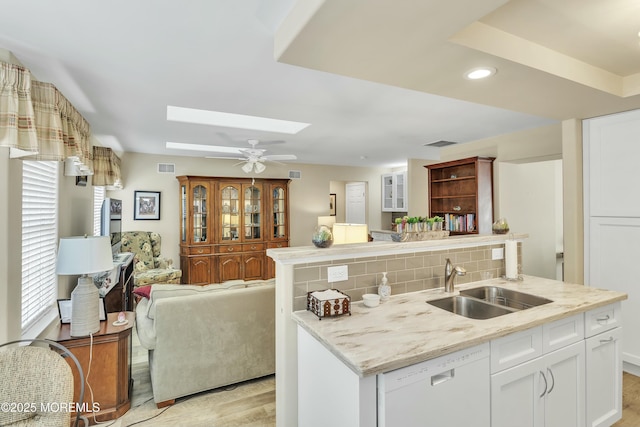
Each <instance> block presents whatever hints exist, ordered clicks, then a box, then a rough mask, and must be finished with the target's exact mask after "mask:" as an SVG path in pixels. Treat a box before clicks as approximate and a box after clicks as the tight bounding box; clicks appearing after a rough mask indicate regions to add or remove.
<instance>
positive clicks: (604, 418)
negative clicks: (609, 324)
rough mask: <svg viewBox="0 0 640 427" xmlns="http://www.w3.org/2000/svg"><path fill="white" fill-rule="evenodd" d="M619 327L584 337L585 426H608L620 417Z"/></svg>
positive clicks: (620, 361)
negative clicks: (585, 338)
mask: <svg viewBox="0 0 640 427" xmlns="http://www.w3.org/2000/svg"><path fill="white" fill-rule="evenodd" d="M621 337H622V328H615V329H613V330H610V331H607V332H604V333H602V334H599V335H596V336H593V337H591V338H588V339H587V340H586V341H585V342H586V372H587V374H586V390H587V400H586V406H587V423H586V425H587V426H589V427H604V426H610V425H611V424H613V423H615V422H616V421H618V420H620V419H621V418H622V354H621V346H620V338H621Z"/></svg>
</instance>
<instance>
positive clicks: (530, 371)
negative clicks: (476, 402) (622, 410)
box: [491, 341, 585, 427]
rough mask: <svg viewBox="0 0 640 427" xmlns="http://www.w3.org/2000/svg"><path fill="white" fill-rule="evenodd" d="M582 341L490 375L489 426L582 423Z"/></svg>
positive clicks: (571, 424)
mask: <svg viewBox="0 0 640 427" xmlns="http://www.w3.org/2000/svg"><path fill="white" fill-rule="evenodd" d="M584 392H585V388H584V343H583V342H582V341H580V342H577V343H575V344H572V345H570V346H567V347H564V348H562V349H560V350H556V351H553V352H551V353H548V354H545V355H543V356H541V357H537V358H535V359H533V360H530V361H528V362H525V363H522V364H520V365H517V366H514V367H513V368H509V369H506V370H504V371H501V372H499V373H497V374H494V375H492V376H491V420H492V422H491V425H492V426H493V427H519V426H531V427H533V426H545V427H549V426H558V427H560V426H562V427H570V426H575V427H580V426H583V425H584Z"/></svg>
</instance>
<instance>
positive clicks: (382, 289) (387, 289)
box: [378, 271, 391, 301]
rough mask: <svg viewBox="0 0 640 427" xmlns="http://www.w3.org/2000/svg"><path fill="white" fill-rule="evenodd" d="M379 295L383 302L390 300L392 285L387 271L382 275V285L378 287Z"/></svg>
mask: <svg viewBox="0 0 640 427" xmlns="http://www.w3.org/2000/svg"><path fill="white" fill-rule="evenodd" d="M378 295H380V299H381V300H382V301H386V300H388V299H389V296H390V295H391V285H389V283H388V279H387V272H386V271H385V272H384V273H382V280H380V285H378Z"/></svg>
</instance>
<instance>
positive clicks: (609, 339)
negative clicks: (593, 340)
mask: <svg viewBox="0 0 640 427" xmlns="http://www.w3.org/2000/svg"><path fill="white" fill-rule="evenodd" d="M613 340H614V338H613V337H609V338H608V339H605V340H600V344H604V343H608V342H613Z"/></svg>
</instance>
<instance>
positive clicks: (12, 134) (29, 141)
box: [0, 62, 38, 157]
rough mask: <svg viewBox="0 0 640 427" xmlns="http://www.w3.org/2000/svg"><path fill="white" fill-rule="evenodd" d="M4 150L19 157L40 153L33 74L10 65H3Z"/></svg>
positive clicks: (0, 124)
mask: <svg viewBox="0 0 640 427" xmlns="http://www.w3.org/2000/svg"><path fill="white" fill-rule="evenodd" d="M0 147H9V148H11V150H12V151H14V150H17V151H15V153H12V154H16V156H17V157H19V154H20V153H22V155H23V156H24V155H30V154H33V153H37V152H38V136H37V132H36V125H35V114H34V111H33V105H32V102H31V72H30V71H29V70H27V69H26V68H24V67H20V66H18V65H14V64H8V63H6V62H0Z"/></svg>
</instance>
